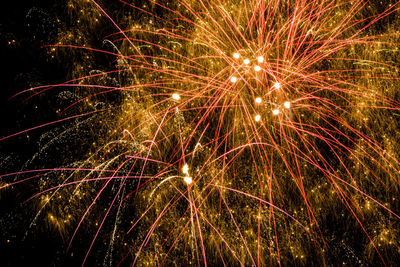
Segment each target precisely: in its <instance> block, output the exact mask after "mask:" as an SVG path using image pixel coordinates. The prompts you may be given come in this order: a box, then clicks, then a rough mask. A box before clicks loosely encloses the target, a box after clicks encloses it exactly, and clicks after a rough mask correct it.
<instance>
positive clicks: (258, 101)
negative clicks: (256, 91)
mask: <svg viewBox="0 0 400 267" xmlns="http://www.w3.org/2000/svg"><path fill="white" fill-rule="evenodd" d="M233 58H235V59H239V58H240V54H239V53H237V52H236V53H234V54H233ZM257 62H258V63H260V64H261V63H263V62H264V57H263V56H259V57H257ZM243 64H244V65H249V64H250V59H248V58H245V59H244V60H243ZM261 69H262V68H261V67H260V66H259V65H255V66H254V71H256V72H259V71H261ZM237 81H238V78H237V77H236V76H232V77H231V82H232V83H236V82H237ZM281 87H282V85H281V84H280V83H279V82H275V83H274V85H273V88H275V89H276V90H279V89H280V88H281ZM254 101H255V103H256V104H261V103H262V98H261V97H256V99H255V100H254ZM283 106H284V107H285V108H286V109H289V108H290V106H291V103H290V102H289V101H286V102H285V103H283ZM279 113H280V110H279V109H274V110H272V114H273V115H279ZM254 120H255V121H256V122H259V121H261V115H259V114H257V115H256V116H255V117H254Z"/></svg>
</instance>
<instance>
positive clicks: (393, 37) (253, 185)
mask: <svg viewBox="0 0 400 267" xmlns="http://www.w3.org/2000/svg"><path fill="white" fill-rule="evenodd" d="M398 9H399V4H398V3H397V2H393V3H386V4H382V3H374V2H367V1H361V0H355V1H329V0H328V1H325V0H319V1H318V0H314V1H305V0H285V1H268V0H250V1H240V0H208V1H207V0H200V1H191V0H180V1H179V0H176V1H167V2H166V1H150V0H149V1H133V2H132V1H131V2H125V1H122V0H119V1H115V2H113V3H112V4H108V5H107V4H106V3H101V2H100V1H98V2H97V1H81V0H72V1H70V2H69V3H68V5H67V11H66V12H67V13H68V17H69V18H70V19H71V20H73V21H75V22H76V23H73V24H70V25H69V24H68V23H66V25H65V26H64V27H65V30H64V31H62V32H59V33H58V35H57V39H58V40H57V41H56V44H55V45H49V44H48V43H47V44H42V45H45V46H44V47H43V49H44V50H46V51H47V52H48V54H49V58H53V59H54V58H56V59H58V60H61V61H62V62H64V63H65V64H67V65H68V66H67V67H66V69H68V71H69V74H68V79H66V80H65V81H64V82H62V83H55V84H52V85H39V86H30V88H29V89H27V90H23V91H21V90H20V92H18V93H17V94H15V95H13V96H12V97H11V99H10V101H21V102H23V103H25V102H29V101H33V99H37V98H41V99H52V98H54V99H56V100H57V102H52V101H51V100H48V102H49V105H50V106H51V111H52V112H53V115H51V116H52V119H51V120H49V121H46V122H41V123H38V124H35V125H32V126H31V127H30V128H29V129H27V130H22V131H15V133H13V134H10V133H8V134H7V135H5V137H3V138H2V139H1V142H3V143H7V142H11V141H10V140H13V139H15V138H20V137H21V136H26V137H28V139H29V138H33V139H35V141H36V142H38V144H39V149H37V151H35V152H33V154H32V155H30V158H29V160H27V161H26V162H25V163H23V164H21V165H19V166H17V168H18V169H15V171H10V170H8V169H6V168H4V170H5V172H3V173H4V174H3V175H2V176H1V184H0V186H1V191H0V193H1V194H2V195H1V196H2V201H6V200H7V199H8V198H10V195H13V194H19V195H22V196H24V197H25V196H27V195H29V197H27V198H28V201H26V202H24V207H25V209H30V210H31V212H26V213H27V214H29V215H30V217H29V218H25V220H29V223H28V224H25V228H24V229H23V234H22V235H21V236H18V238H20V239H22V241H20V242H25V241H24V240H26V238H29V236H32V235H35V232H37V231H38V229H42V231H43V229H45V232H46V231H49V232H51V235H53V236H57V238H58V239H60V240H61V241H59V242H60V243H62V244H63V245H62V249H61V250H62V252H61V253H64V254H66V256H65V257H68V258H69V260H71V259H70V258H74V259H76V260H75V263H79V264H82V265H106V266H108V265H110V266H115V265H138V266H145V265H150V266H159V265H164V266H191V265H205V266H206V265H209V266H241V265H242V266H266V265H293V264H296V265H306V264H307V265H310V264H311V265H319V266H320V265H337V264H342V263H343V264H350V265H369V264H371V263H374V264H379V265H391V264H395V263H396V262H398V261H399V260H400V256H399V255H400V249H399V247H400V244H399V241H398V240H399V238H400V233H399V230H398V229H400V216H399V215H398V214H399V212H400V206H399V204H398V198H400V196H399V195H398V194H399V193H398V192H399V191H398V189H399V171H400V162H399V158H400V155H399V151H400V150H399V145H398V140H399V139H398V134H397V130H398V129H399V126H400V125H398V121H397V120H398V119H397V118H398V116H399V114H400V113H398V112H399V110H400V104H399V102H398V101H397V100H398V99H399V95H398V93H397V90H396V88H398V85H399V84H398V71H399V69H398V68H399V61H398V59H397V56H398V52H399V51H400V50H398V48H397V46H398V43H399V40H398V39H399V37H398V32H397V31H396V27H399V24H398V21H397V19H398ZM104 25H108V26H107V27H106V26H104ZM94 34H96V35H99V34H103V35H102V38H103V39H102V42H101V43H100V42H99V41H98V40H94V39H95V38H94V37H93V35H94ZM71 59H73V61H71ZM99 62H100V63H99ZM104 62H106V63H104ZM45 102H46V100H41V103H45ZM46 103H47V102H46ZM55 103H56V104H55ZM39 109H40V107H39ZM53 109H54V110H53ZM48 117H49V116H46V118H48ZM30 134H32V135H33V137H29V135H30ZM9 157H11V156H9ZM3 165H4V164H3ZM4 199H5V200H4ZM23 200H26V198H25V199H23ZM11 220H12V216H11V215H7V216H3V217H2V223H5V224H7V223H8V224H11V223H12V222H11ZM7 235H8V233H7V231H5V233H4V238H5V239H7V240H8V241H7V242H10V241H9V239H8V238H9V237H8V236H7ZM65 251H67V252H65Z"/></svg>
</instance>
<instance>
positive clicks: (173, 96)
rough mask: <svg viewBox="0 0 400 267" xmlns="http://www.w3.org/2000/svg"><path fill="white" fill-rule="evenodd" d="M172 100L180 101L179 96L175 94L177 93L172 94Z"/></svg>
mask: <svg viewBox="0 0 400 267" xmlns="http://www.w3.org/2000/svg"><path fill="white" fill-rule="evenodd" d="M172 98H173V99H174V100H177V101H178V100H180V99H181V96H180V95H179V94H177V93H174V94H172Z"/></svg>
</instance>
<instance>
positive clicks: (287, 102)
mask: <svg viewBox="0 0 400 267" xmlns="http://www.w3.org/2000/svg"><path fill="white" fill-rule="evenodd" d="M290 105H291V103H290V102H289V101H286V102H285V103H283V106H284V107H285V108H287V109H289V108H290Z"/></svg>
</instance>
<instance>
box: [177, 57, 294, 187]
mask: <svg viewBox="0 0 400 267" xmlns="http://www.w3.org/2000/svg"><path fill="white" fill-rule="evenodd" d="M233 58H235V59H239V58H240V54H239V53H237V52H236V53H234V54H233ZM250 62H251V61H250V59H248V58H245V59H244V60H243V64H244V65H249V64H250ZM257 62H258V63H260V64H261V63H263V62H264V57H263V56H258V57H257ZM261 70H262V68H261V67H260V66H259V65H255V66H254V71H256V72H259V71H261ZM230 81H231V82H232V83H236V82H237V81H238V78H237V77H236V76H232V77H231V79H230ZM272 87H273V88H274V89H276V90H279V89H280V88H281V87H282V85H281V84H280V83H279V82H275V83H274V85H273V86H272ZM172 99H173V100H175V101H179V100H181V96H180V95H179V94H178V93H173V94H172ZM254 101H255V103H256V104H258V105H259V104H261V103H262V101H263V100H262V98H261V97H256V98H255V100H254ZM283 106H284V107H285V108H286V109H289V108H290V106H291V103H290V102H289V101H286V102H284V103H283ZM272 114H273V115H275V116H276V115H279V114H280V110H279V108H276V109H273V110H272ZM254 120H255V121H256V122H259V121H261V115H260V114H257V115H256V116H255V117H254ZM187 171H188V166H187V164H185V165H184V166H183V169H182V172H183V173H184V174H185V175H186V176H185V178H184V180H185V182H186V183H187V184H190V183H191V182H192V178H191V177H190V176H189V174H188V172H187Z"/></svg>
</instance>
